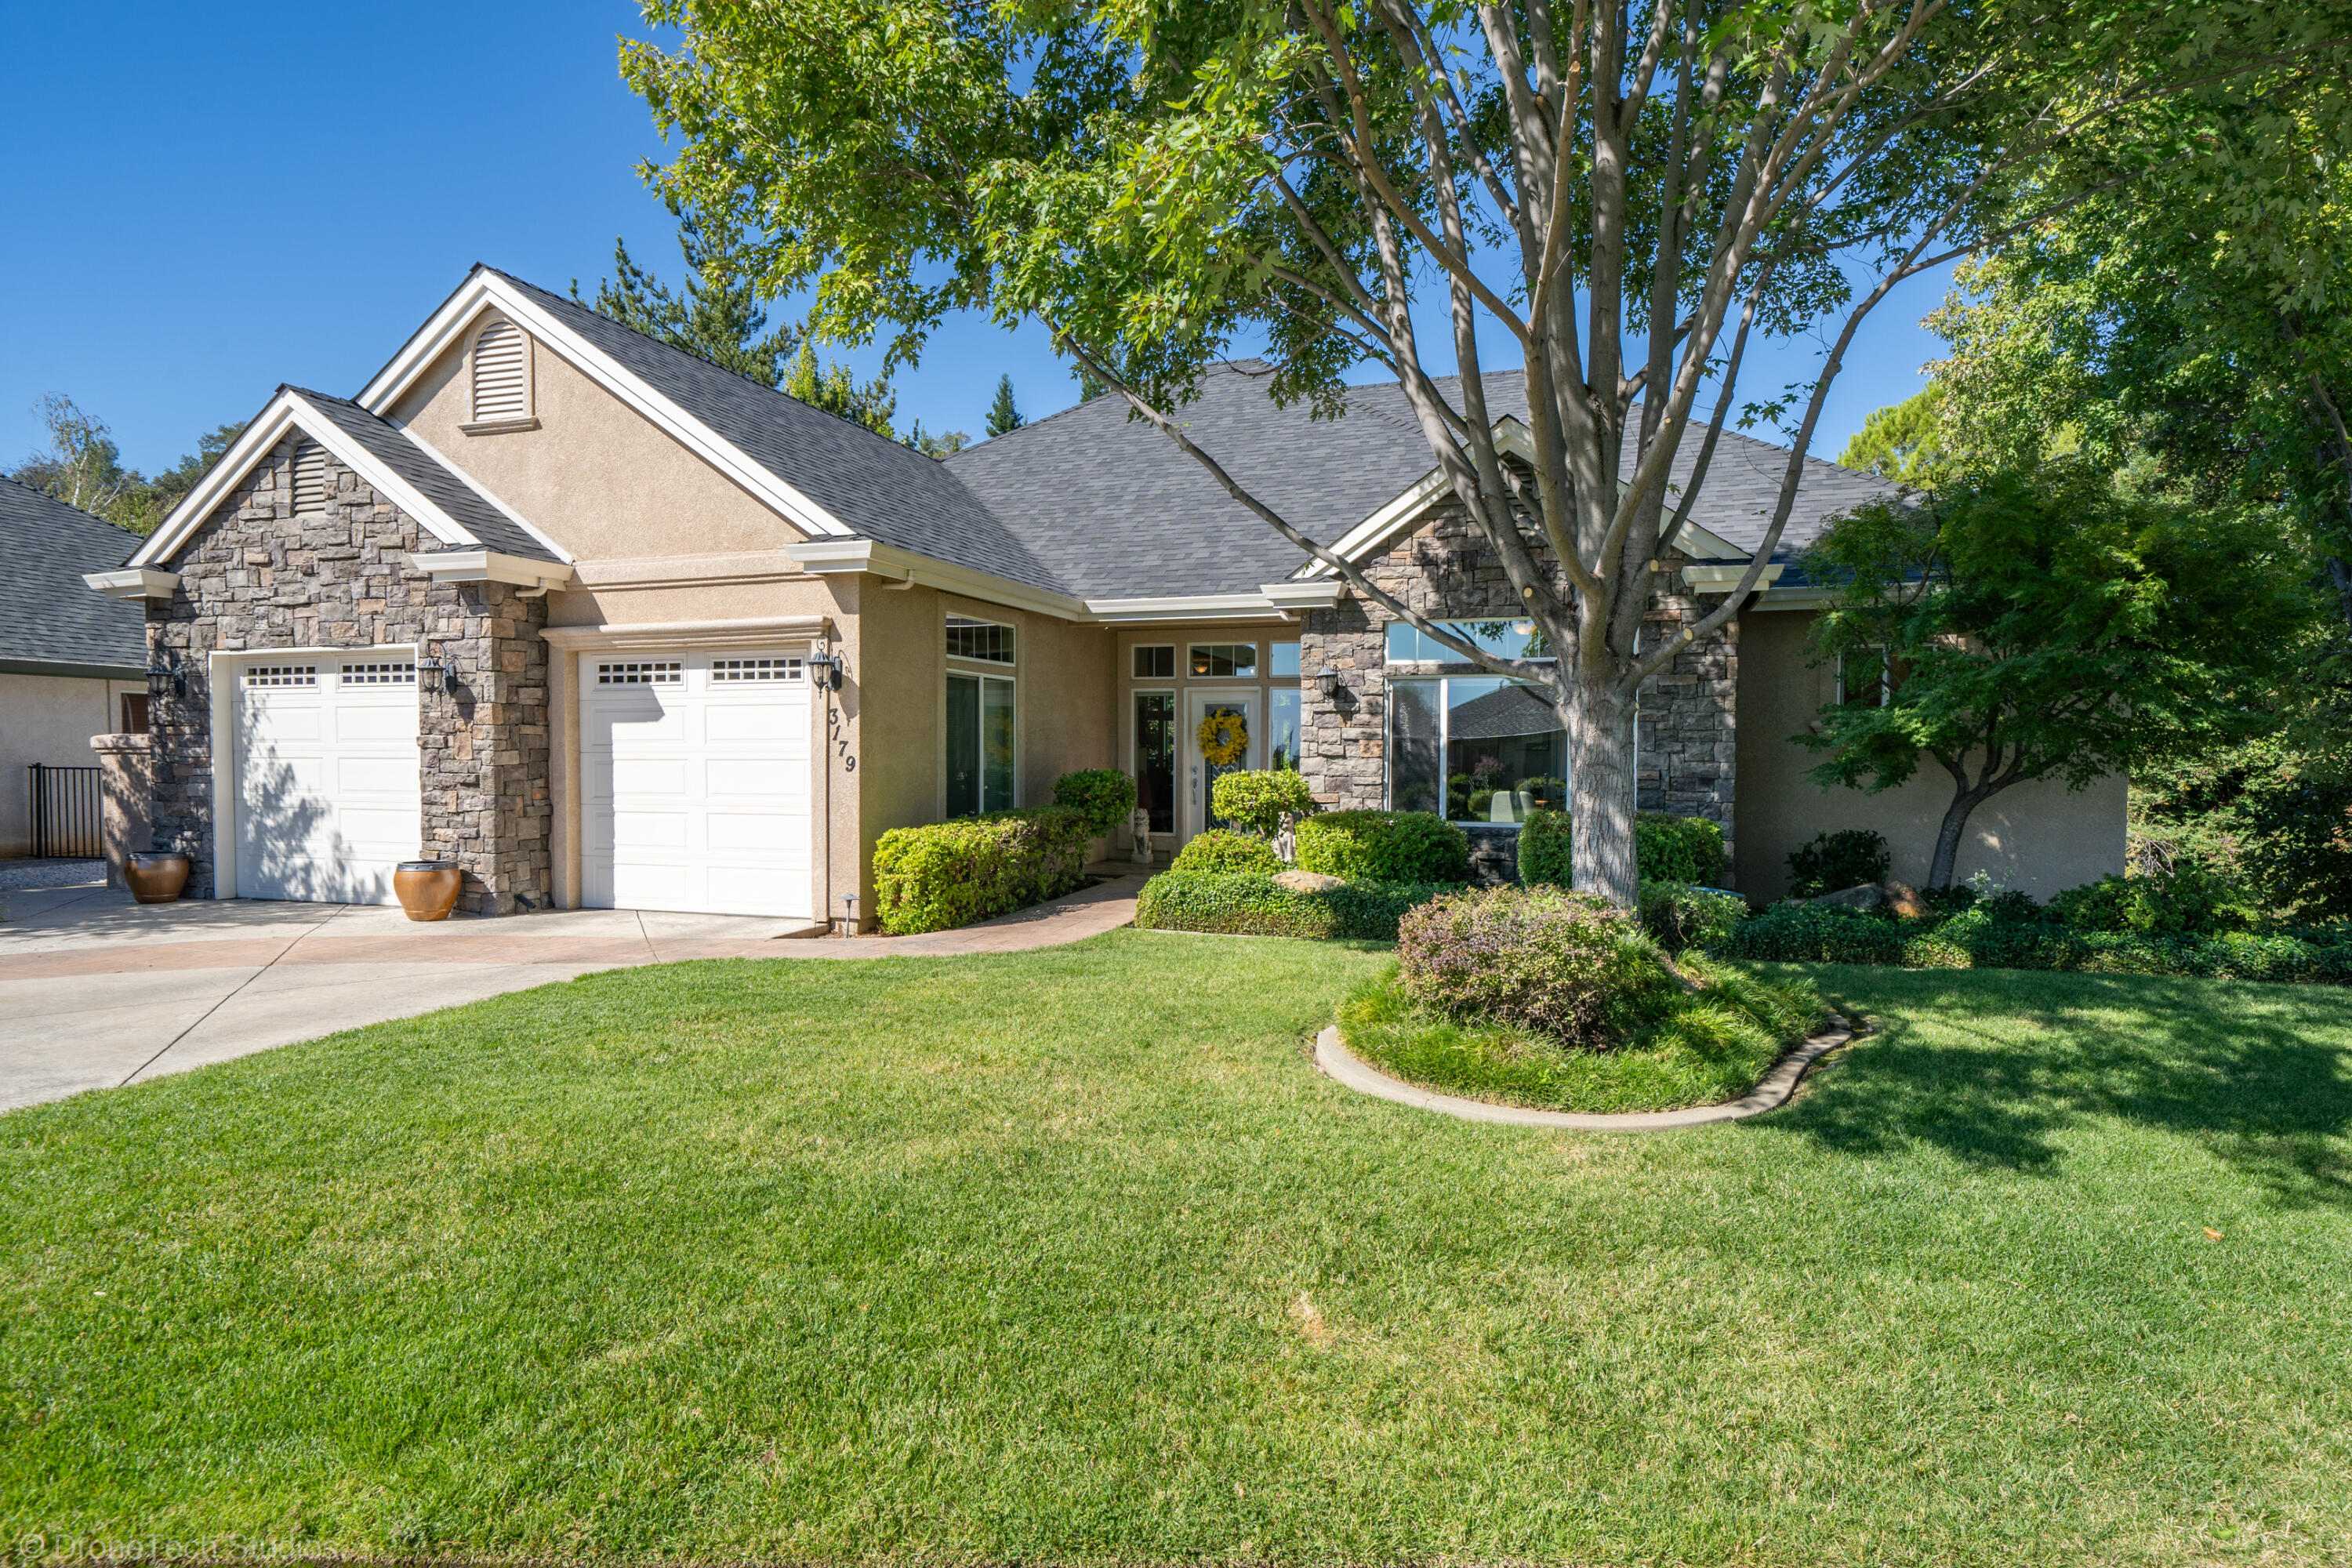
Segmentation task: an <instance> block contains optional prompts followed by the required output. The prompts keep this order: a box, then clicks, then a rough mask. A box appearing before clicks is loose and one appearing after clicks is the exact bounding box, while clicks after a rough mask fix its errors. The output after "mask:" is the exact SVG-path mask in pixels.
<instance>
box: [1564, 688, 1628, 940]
mask: <svg viewBox="0 0 2352 1568" xmlns="http://www.w3.org/2000/svg"><path fill="white" fill-rule="evenodd" d="M1567 707H1568V711H1567V712H1566V713H1564V714H1563V715H1562V717H1563V718H1564V719H1565V720H1566V721H1567V724H1568V759H1569V761H1568V791H1569V810H1570V814H1571V816H1572V820H1571V822H1570V865H1571V867H1572V868H1573V873H1574V880H1575V885H1576V889H1577V890H1578V891H1579V892H1584V893H1598V894H1600V895H1601V897H1602V898H1604V899H1607V900H1610V901H1611V902H1612V903H1615V904H1619V905H1622V906H1623V907H1624V908H1627V909H1631V908H1632V907H1633V895H1634V892H1635V891H1636V889H1638V887H1639V885H1640V875H1639V873H1638V872H1637V871H1636V870H1635V868H1634V865H1633V799H1634V794H1633V792H1634V780H1633V699H1632V698H1630V697H1623V696H1620V695H1619V694H1617V693H1616V692H1615V691H1613V690H1612V689H1610V687H1609V686H1608V685H1607V684H1605V683H1603V682H1601V681H1586V680H1579V679H1575V678H1574V677H1572V676H1571V677H1570V686H1569V689H1568V702H1567Z"/></svg>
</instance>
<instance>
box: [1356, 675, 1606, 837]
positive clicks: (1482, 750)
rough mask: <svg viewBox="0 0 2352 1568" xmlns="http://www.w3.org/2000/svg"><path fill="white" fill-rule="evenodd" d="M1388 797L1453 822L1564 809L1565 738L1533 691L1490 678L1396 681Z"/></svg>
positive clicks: (1519, 818)
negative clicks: (1434, 813)
mask: <svg viewBox="0 0 2352 1568" xmlns="http://www.w3.org/2000/svg"><path fill="white" fill-rule="evenodd" d="M1390 693H1391V696H1390V706H1389V712H1390V716H1391V717H1390V735H1389V798H1390V801H1391V804H1392V805H1394V806H1395V807H1396V809H1397V810H1399V811H1433V812H1436V813H1438V814H1439V815H1441V816H1444V817H1446V818H1447V819H1448V820H1450V821H1454V822H1495V823H1519V822H1525V821H1526V820H1527V819H1528V813H1529V812H1532V811H1538V810H1549V811H1564V810H1566V809H1567V807H1568V736H1567V734H1566V733H1565V732H1564V731H1562V730H1561V729H1560V728H1559V720H1558V719H1557V718H1555V717H1554V716H1553V714H1552V710H1551V708H1550V706H1549V704H1547V703H1546V702H1545V701H1544V700H1543V698H1542V696H1541V695H1540V694H1539V693H1538V692H1537V691H1536V690H1535V689H1532V688H1530V687H1527V686H1522V685H1520V684H1518V683H1517V682H1516V681H1510V680H1502V679H1496V677H1493V676H1449V677H1447V678H1445V679H1435V680H1396V681H1391V684H1390Z"/></svg>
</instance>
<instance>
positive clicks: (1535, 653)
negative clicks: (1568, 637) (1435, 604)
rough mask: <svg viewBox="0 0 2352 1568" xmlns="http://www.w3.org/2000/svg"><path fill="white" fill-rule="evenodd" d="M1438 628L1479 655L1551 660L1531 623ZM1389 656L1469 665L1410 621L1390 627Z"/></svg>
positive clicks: (1450, 623)
mask: <svg viewBox="0 0 2352 1568" xmlns="http://www.w3.org/2000/svg"><path fill="white" fill-rule="evenodd" d="M1437 624H1438V625H1439V626H1444V628H1445V629H1446V630H1447V631H1449V632H1452V633H1453V634H1454V636H1455V637H1460V638H1461V639H1462V640H1463V641H1464V642H1466V643H1468V644H1470V645H1471V646H1472V647H1475V648H1477V649H1479V650H1480V651H1481V652H1484V653H1491V654H1494V655H1496V656H1497V657H1499V658H1550V657H1551V650H1550V649H1549V648H1548V647H1545V646H1544V637H1543V632H1542V630H1541V628H1539V627H1538V626H1537V625H1536V624H1535V622H1533V621H1527V620H1511V619H1508V618H1506V619H1503V620H1498V621H1440V622H1438V623H1437ZM1388 652H1389V658H1391V659H1399V660H1403V659H1426V660H1430V661H1433V662H1435V663H1440V664H1465V663H1467V662H1469V661H1468V660H1466V659H1465V658H1463V657H1462V656H1461V654H1459V653H1457V652H1456V651H1454V649H1453V648H1450V647H1446V646H1445V645H1444V643H1442V642H1439V641H1438V640H1437V639H1436V638H1435V637H1431V636H1429V635H1428V634H1427V633H1426V632H1423V630H1422V629H1421V628H1420V627H1419V626H1414V625H1413V624H1412V622H1410V621H1391V622H1390V623H1389V649H1388Z"/></svg>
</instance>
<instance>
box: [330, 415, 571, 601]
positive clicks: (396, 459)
mask: <svg viewBox="0 0 2352 1568" xmlns="http://www.w3.org/2000/svg"><path fill="white" fill-rule="evenodd" d="M286 390H288V391H289V392H291V393H293V394H294V395H296V396H298V397H299V398H301V399H302V400H303V401H304V402H306V403H308V404H310V405H311V406H312V407H314V408H316V409H317V410H318V411H319V412H320V414H322V415H324V416H326V417H327V418H329V419H331V420H332V421H333V422H334V425H335V428H337V429H338V430H341V432H342V433H343V434H344V435H346V436H349V437H351V438H352V440H354V441H356V442H358V443H359V445H360V447H362V449H363V450H365V451H366V452H367V454H368V455H369V456H370V457H372V458H375V459H376V460H377V461H378V462H380V463H382V464H383V466H384V467H385V468H390V469H391V470H392V471H393V472H394V474H396V475H398V476H399V477H400V478H401V479H405V480H406V481H407V482H408V483H409V484H410V485H411V486H413V487H415V489H416V491H417V493H419V494H420V495H422V496H424V497H425V500H429V501H431V502H432V503H433V504H434V505H435V506H437V507H439V508H440V509H441V510H443V511H444V512H446V513H447V514H448V517H449V521H452V522H454V523H456V524H457V526H458V527H460V528H462V529H464V530H465V531H467V532H468V533H470V534H472V535H473V536H474V537H475V538H477V539H478V540H480V541H481V542H482V543H483V544H484V546H486V547H487V548H488V549H491V550H495V551H497V552H499V553H500V554H502V555H520V556H522V557H524V558H525V559H527V560H532V561H553V560H555V559H556V556H555V552H553V551H551V550H550V549H548V547H547V546H546V545H544V544H541V542H539V541H538V540H536V539H534V538H532V537H531V535H530V531H529V530H528V529H525V528H523V527H522V526H520V524H518V523H517V522H516V521H514V520H513V519H512V518H510V517H509V516H507V514H506V513H504V512H502V511H500V510H499V509H498V508H496V507H494V506H492V505H491V504H490V503H489V502H488V501H487V500H483V499H482V496H481V493H480V492H479V491H478V490H476V489H474V488H473V487H472V486H470V485H468V484H467V483H466V481H465V480H463V479H459V478H458V477H457V475H456V474H453V473H451V472H450V471H449V470H448V469H447V468H444V467H442V465H441V464H440V463H438V462H436V461H435V460H434V458H433V456H432V455H431V454H430V453H428V452H426V451H425V448H424V447H420V446H418V445H417V444H416V443H415V442H414V441H412V440H410V439H409V438H408V437H406V436H405V435H404V434H402V432H401V431H400V429H399V428H398V427H397V426H393V425H389V424H386V423H385V422H384V421H383V420H381V419H379V418H377V417H376V416H374V415H373V414H370V413H369V412H368V411H367V410H366V409H364V408H362V407H361V406H360V405H358V404H356V403H352V402H351V401H350V400H348V399H346V398H341V397H332V396H330V395H327V394H326V393H323V392H312V391H310V390H309V389H307V388H304V387H299V386H289V387H288V388H287V389H286ZM428 548H430V547H429V546H428Z"/></svg>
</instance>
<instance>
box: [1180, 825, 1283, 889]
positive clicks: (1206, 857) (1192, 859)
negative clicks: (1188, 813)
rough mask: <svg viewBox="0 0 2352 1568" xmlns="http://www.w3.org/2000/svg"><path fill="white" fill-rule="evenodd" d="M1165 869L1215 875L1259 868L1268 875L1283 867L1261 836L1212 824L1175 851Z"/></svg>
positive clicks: (1257, 869) (1258, 869)
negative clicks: (1204, 831)
mask: <svg viewBox="0 0 2352 1568" xmlns="http://www.w3.org/2000/svg"><path fill="white" fill-rule="evenodd" d="M1169 869H1170V870H1171V871H1186V872H1204V873H1214V874H1225V873H1231V872H1234V871H1260V872H1264V873H1265V875H1266V876H1269V877H1271V876H1273V875H1274V874H1275V873H1276V871H1279V870H1281V869H1282V862H1281V860H1279V859H1278V858H1276V856H1275V853H1274V849H1273V847H1271V846H1270V845H1268V844H1267V843H1266V841H1265V839H1263V838H1253V837H1250V836H1249V835H1248V834H1246V833H1234V832H1230V831H1228V830H1227V829H1225V828H1222V827H1212V828H1210V829H1209V830H1208V831H1207V832H1206V833H1200V834H1195V835H1194V836H1193V837H1192V842H1191V843H1190V844H1187V845H1185V846H1184V847H1183V848H1181V849H1179V850H1178V851H1177V852H1176V858H1175V859H1174V860H1173V861H1171V863H1170V864H1169Z"/></svg>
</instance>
